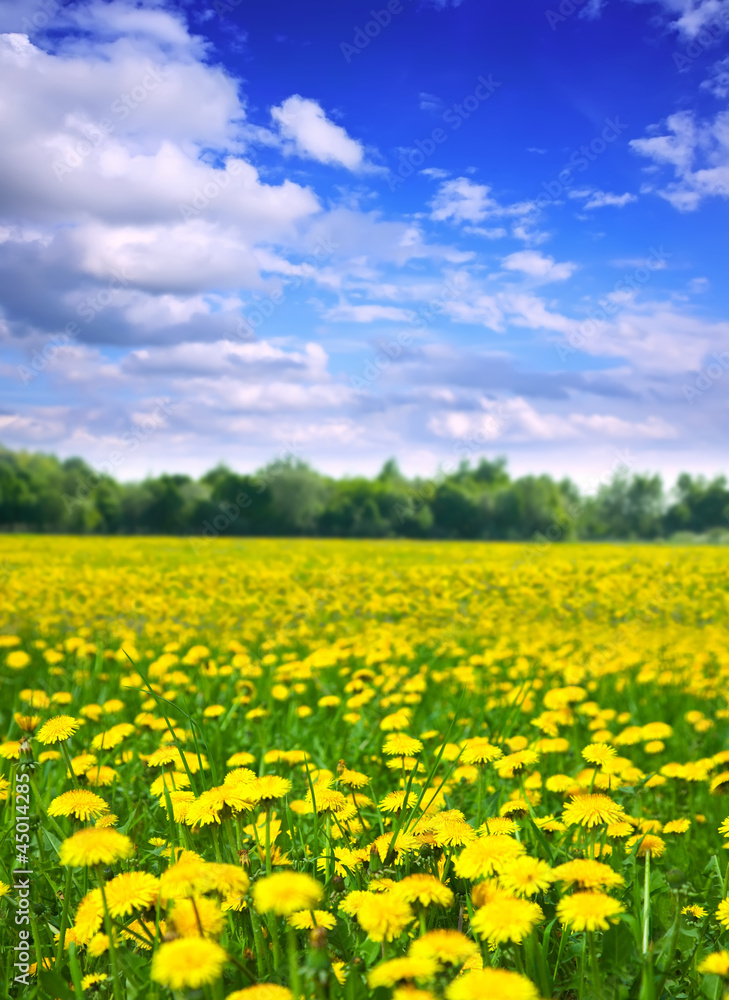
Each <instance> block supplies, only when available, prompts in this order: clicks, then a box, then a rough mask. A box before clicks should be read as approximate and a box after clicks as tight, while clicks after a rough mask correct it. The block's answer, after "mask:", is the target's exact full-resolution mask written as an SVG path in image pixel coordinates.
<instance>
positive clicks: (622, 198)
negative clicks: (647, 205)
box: [569, 188, 638, 209]
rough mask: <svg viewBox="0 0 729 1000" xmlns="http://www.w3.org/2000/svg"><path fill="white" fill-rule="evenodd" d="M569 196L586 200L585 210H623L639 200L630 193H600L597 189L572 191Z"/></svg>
mask: <svg viewBox="0 0 729 1000" xmlns="http://www.w3.org/2000/svg"><path fill="white" fill-rule="evenodd" d="M569 196H570V198H584V199H585V204H584V205H583V208H585V209H593V208H606V207H607V206H614V207H615V208H623V207H624V206H625V205H627V204H629V203H630V202H631V201H637V200H638V199H637V197H636V195H634V194H630V193H628V192H626V193H625V194H612V193H611V192H609V191H600V190H599V189H597V188H583V189H580V190H578V191H570V193H569Z"/></svg>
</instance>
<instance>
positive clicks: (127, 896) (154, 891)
mask: <svg viewBox="0 0 729 1000" xmlns="http://www.w3.org/2000/svg"><path fill="white" fill-rule="evenodd" d="M105 892H106V904H107V906H108V907H109V914H110V915H111V916H112V917H126V916H128V915H129V914H130V913H132V912H133V911H134V910H146V909H147V908H148V907H150V906H154V904H155V903H156V901H157V897H158V895H159V879H157V878H155V876H154V875H151V874H150V873H149V872H124V873H123V874H122V875H117V876H116V878H113V879H112V880H111V881H110V882H108V883H107V885H106V887H105Z"/></svg>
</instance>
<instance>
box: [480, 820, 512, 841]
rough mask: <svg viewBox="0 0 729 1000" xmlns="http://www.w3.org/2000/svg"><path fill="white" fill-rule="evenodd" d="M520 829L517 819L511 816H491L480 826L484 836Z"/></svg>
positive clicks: (508, 832) (509, 832)
mask: <svg viewBox="0 0 729 1000" xmlns="http://www.w3.org/2000/svg"><path fill="white" fill-rule="evenodd" d="M517 829H518V827H517V824H516V821H515V820H513V819H512V818H511V817H510V816H491V817H490V818H489V819H487V820H485V821H484V822H483V823H482V824H481V826H480V827H479V828H478V832H479V833H480V834H483V835H484V836H494V835H495V834H497V833H506V834H509V835H510V834H512V833H514V832H515V831H516V830H517Z"/></svg>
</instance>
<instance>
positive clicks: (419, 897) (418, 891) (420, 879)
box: [392, 874, 455, 906]
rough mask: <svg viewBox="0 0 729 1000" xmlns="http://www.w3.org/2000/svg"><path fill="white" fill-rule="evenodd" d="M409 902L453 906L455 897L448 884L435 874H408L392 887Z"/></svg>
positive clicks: (393, 890)
mask: <svg viewBox="0 0 729 1000" xmlns="http://www.w3.org/2000/svg"><path fill="white" fill-rule="evenodd" d="M392 892H394V893H397V895H399V896H400V898H401V899H404V900H405V902H407V903H420V905H421V906H430V905H431V904H432V903H435V905H436V906H452V905H453V901H454V899H455V897H454V895H453V893H452V892H451V890H450V889H449V888H448V886H447V885H443V883H442V882H441V881H440V879H438V878H436V877H435V876H434V875H426V874H417V875H408V876H407V878H404V879H402V881H400V882H398V883H397V884H396V885H395V886H394V887H393V889H392Z"/></svg>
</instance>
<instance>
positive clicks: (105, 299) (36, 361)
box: [17, 268, 132, 385]
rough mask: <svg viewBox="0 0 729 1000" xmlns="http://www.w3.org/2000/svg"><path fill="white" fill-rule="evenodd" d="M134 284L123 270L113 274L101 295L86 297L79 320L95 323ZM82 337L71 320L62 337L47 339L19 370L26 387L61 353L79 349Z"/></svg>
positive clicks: (20, 377) (60, 334)
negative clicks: (79, 341) (116, 298)
mask: <svg viewBox="0 0 729 1000" xmlns="http://www.w3.org/2000/svg"><path fill="white" fill-rule="evenodd" d="M131 280H132V279H131V276H130V275H129V274H127V273H126V272H125V271H124V269H123V268H118V269H116V270H114V271H112V276H111V278H110V279H109V282H108V284H107V285H106V286H105V287H104V288H101V289H99V291H97V292H94V293H93V294H91V295H87V296H86V298H85V299H83V300H82V301H81V302H80V303H79V304H78V306H76V312H77V314H78V316H79V317H80V318H81V319H82V320H84V322H85V323H92V322H93V321H94V319H96V317H97V316H98V315H99V313H102V312H103V311H104V310H105V309H108V307H109V306H110V305H111V304H112V302H113V301H114V298H115V297H116V295H117V294H118V293H119V292H120V291H121V289H123V288H126V287H127V286H128V285H129V283H130V282H131ZM80 333H81V327H80V326H79V324H78V323H76V322H74V321H73V320H71V321H70V322H68V323H66V325H65V327H64V328H63V333H56V334H54V335H53V336H52V337H49V338H48V340H47V341H46V342H45V344H44V345H43V347H41V348H34V350H33V353H32V354H31V357H30V361H29V362H28V364H27V365H18V366H17V372H18V378H19V379H20V381H21V382H22V383H23V385H28V383H29V382H32V381H33V379H34V378H37V377H38V376H39V375H40V374H42V373H43V372H44V371H46V370H47V369H48V367H49V366H50V365H51V364H52V363H53V361H54V360H55V359H56V357H57V356H58V354H59V353H60V352H61V351H64V350H68V348H70V347H74V346H78V335H79V334H80Z"/></svg>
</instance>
